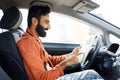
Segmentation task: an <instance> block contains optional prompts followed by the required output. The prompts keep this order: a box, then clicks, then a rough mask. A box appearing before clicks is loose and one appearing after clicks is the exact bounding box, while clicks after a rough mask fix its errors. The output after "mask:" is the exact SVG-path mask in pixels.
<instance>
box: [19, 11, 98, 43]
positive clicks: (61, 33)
mask: <svg viewBox="0 0 120 80" xmlns="http://www.w3.org/2000/svg"><path fill="white" fill-rule="evenodd" d="M21 12H22V14H23V21H22V28H23V29H24V30H26V28H27V14H28V10H27V9H21ZM50 24H51V29H50V30H48V31H47V35H46V37H45V38H41V39H42V41H43V42H50V43H74V44H75V43H80V42H81V41H82V40H83V38H85V37H86V36H88V35H89V34H96V33H98V32H99V31H98V30H99V29H95V28H92V27H91V26H92V25H90V24H86V23H85V22H83V21H80V20H78V19H76V18H73V17H70V16H67V15H63V14H59V13H55V12H51V13H50ZM94 32H95V33H94Z"/></svg>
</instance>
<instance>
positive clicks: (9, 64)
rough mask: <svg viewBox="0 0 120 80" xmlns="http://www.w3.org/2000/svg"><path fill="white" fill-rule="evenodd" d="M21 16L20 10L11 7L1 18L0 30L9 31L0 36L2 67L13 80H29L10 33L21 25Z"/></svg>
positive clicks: (0, 61)
mask: <svg viewBox="0 0 120 80" xmlns="http://www.w3.org/2000/svg"><path fill="white" fill-rule="evenodd" d="M20 16H21V15H20V11H19V10H18V8H16V7H11V8H9V9H7V10H6V12H5V13H4V15H3V17H2V18H1V21H0V28H2V29H6V30H7V31H5V32H3V33H1V34H0V66H1V67H2V68H3V69H4V71H5V72H6V73H7V74H8V76H10V77H11V78H12V79H13V80H28V77H27V74H26V72H25V68H24V65H23V61H22V58H21V56H20V53H19V51H18V48H17V45H16V42H15V39H14V36H13V34H12V32H10V31H9V29H14V28H15V27H18V26H19V25H20V24H21V18H20Z"/></svg>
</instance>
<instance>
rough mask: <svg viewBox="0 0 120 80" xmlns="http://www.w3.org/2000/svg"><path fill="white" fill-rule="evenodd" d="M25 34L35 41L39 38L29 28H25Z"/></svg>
mask: <svg viewBox="0 0 120 80" xmlns="http://www.w3.org/2000/svg"><path fill="white" fill-rule="evenodd" d="M26 32H27V33H28V34H30V35H31V36H32V37H34V38H36V39H38V38H39V37H38V36H37V35H36V34H35V33H34V32H33V31H32V30H31V29H30V28H27V30H26Z"/></svg>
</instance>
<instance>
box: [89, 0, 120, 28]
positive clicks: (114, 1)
mask: <svg viewBox="0 0 120 80" xmlns="http://www.w3.org/2000/svg"><path fill="white" fill-rule="evenodd" d="M92 1H94V2H96V3H98V4H99V5H100V7H99V8H97V9H95V10H93V11H92V12H91V13H92V14H94V15H96V16H99V17H100V18H102V19H104V20H106V21H109V22H110V23H111V24H113V25H115V26H117V27H119V28H120V22H119V18H120V15H119V14H120V11H119V10H118V9H119V7H120V4H119V3H120V0H92Z"/></svg>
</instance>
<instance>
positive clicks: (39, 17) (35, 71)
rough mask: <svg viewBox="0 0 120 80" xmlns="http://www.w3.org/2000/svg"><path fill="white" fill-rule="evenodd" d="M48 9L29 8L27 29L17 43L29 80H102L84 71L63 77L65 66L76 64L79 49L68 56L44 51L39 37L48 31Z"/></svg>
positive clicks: (94, 73) (90, 72) (43, 7)
mask: <svg viewBox="0 0 120 80" xmlns="http://www.w3.org/2000/svg"><path fill="white" fill-rule="evenodd" d="M49 13H50V7H48V6H45V5H44V6H31V7H30V9H29V13H28V28H27V30H26V32H25V33H24V34H23V36H22V38H21V39H20V40H19V41H18V43H17V45H18V48H19V50H20V52H21V55H22V58H23V62H24V66H25V69H26V72H27V74H28V77H29V79H30V80H56V79H57V80H67V79H68V80H81V79H82V80H83V79H102V78H101V76H99V75H98V74H97V73H96V72H95V71H93V70H86V71H83V72H77V73H72V74H67V75H64V72H63V70H64V69H65V67H66V66H70V65H72V64H77V63H78V61H77V58H76V57H77V56H78V55H80V54H81V53H78V51H79V49H80V48H79V47H78V48H75V49H74V50H73V51H72V52H71V53H70V54H69V55H62V56H51V55H49V54H48V53H47V52H46V50H45V49H44V47H43V45H42V42H41V40H40V38H39V37H45V36H46V32H45V31H46V30H48V29H50V21H49Z"/></svg>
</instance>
